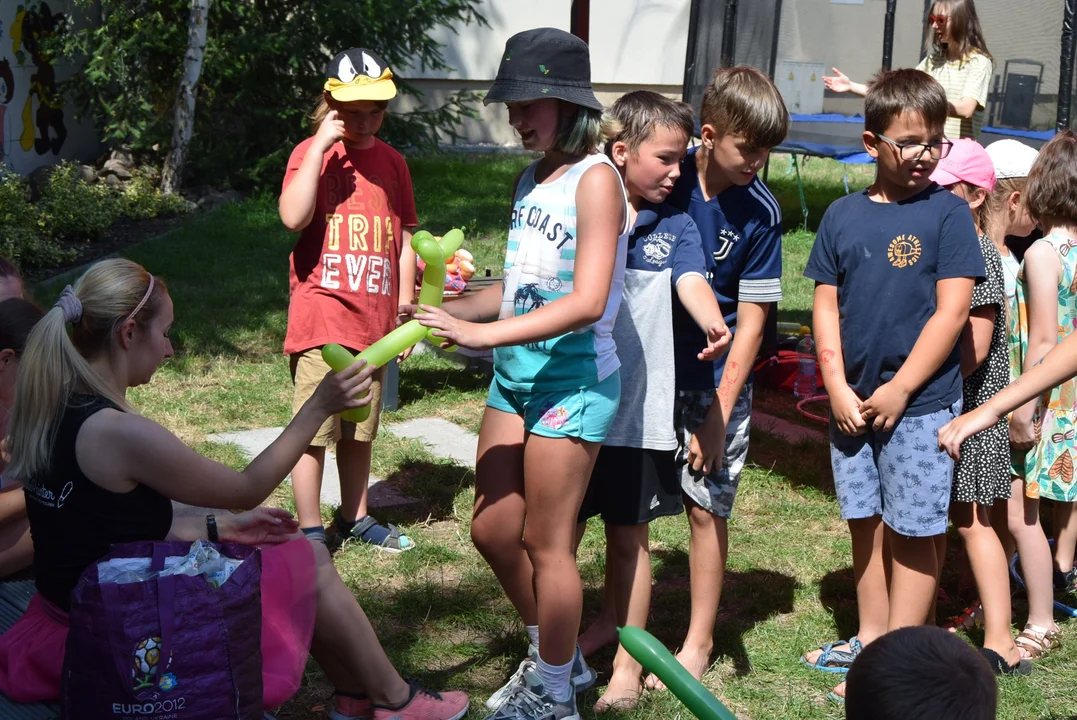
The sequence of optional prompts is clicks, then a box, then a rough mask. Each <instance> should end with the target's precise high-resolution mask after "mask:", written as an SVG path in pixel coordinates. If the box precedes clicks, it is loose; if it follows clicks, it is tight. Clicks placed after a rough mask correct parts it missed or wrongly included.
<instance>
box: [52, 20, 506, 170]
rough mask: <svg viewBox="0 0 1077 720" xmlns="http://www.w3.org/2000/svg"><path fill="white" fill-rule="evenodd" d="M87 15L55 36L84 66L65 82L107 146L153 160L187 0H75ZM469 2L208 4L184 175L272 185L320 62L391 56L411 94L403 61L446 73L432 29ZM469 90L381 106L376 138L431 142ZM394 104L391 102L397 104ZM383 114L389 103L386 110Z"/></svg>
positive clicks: (308, 105) (175, 78)
mask: <svg viewBox="0 0 1077 720" xmlns="http://www.w3.org/2000/svg"><path fill="white" fill-rule="evenodd" d="M74 4H75V6H76V7H77V8H78V9H79V10H81V11H82V12H83V13H84V15H85V17H86V19H87V21H88V22H85V23H83V22H78V23H76V24H75V25H73V26H72V27H69V29H68V32H67V33H65V34H64V35H63V36H62V38H61V39H60V40H59V41H58V42H59V43H60V49H61V52H63V54H65V55H66V56H68V57H69V58H72V59H73V60H74V61H75V62H79V63H81V64H82V71H81V72H77V73H74V75H73V76H72V78H71V80H70V81H68V89H70V90H72V91H73V92H74V96H75V98H76V100H77V102H78V106H79V108H80V110H81V111H82V112H83V113H86V114H88V115H89V116H91V117H92V118H93V120H94V122H95V124H96V125H97V127H98V128H99V129H100V131H101V133H102V135H103V137H104V138H105V140H106V141H108V142H111V143H117V144H118V143H122V144H127V145H130V146H131V147H133V148H135V149H138V150H141V151H144V152H150V153H157V154H158V156H159V157H161V158H163V157H164V155H165V154H166V153H167V151H168V145H169V142H170V141H171V135H172V117H173V114H172V107H173V103H174V102H175V97H176V87H177V85H178V83H179V77H180V73H181V72H182V68H183V54H184V51H185V49H186V45H187V14H188V12H189V2H188V0H75V2H74ZM478 5H479V0H215V2H213V3H212V5H211V8H210V16H209V33H208V39H207V44H206V55H205V64H204V66H203V70H202V77H201V81H200V83H199V88H198V100H197V103H198V104H197V115H196V118H195V129H194V137H193V138H192V140H191V146H190V149H189V158H190V159H189V161H188V176H189V177H190V178H191V179H193V180H195V181H197V182H205V183H210V184H213V185H218V186H219V185H226V184H230V185H233V186H238V187H249V186H251V185H259V184H264V183H270V184H272V183H275V182H279V180H280V177H281V175H282V174H283V169H284V163H285V162H286V161H287V158H288V153H289V152H290V150H291V148H292V147H293V146H294V144H295V143H297V142H299V141H300V140H301V139H302V138H303V137H305V136H306V135H308V134H309V133H310V125H309V121H308V117H309V114H310V112H311V110H312V109H313V107H314V104H315V102H316V101H317V99H318V97H319V96H320V94H321V87H322V84H323V82H324V80H325V69H326V65H327V64H328V62H329V60H330V58H332V56H333V55H334V54H336V53H337V52H339V51H340V50H343V49H345V48H349V47H366V48H370V49H371V50H374V51H375V52H376V53H377V54H378V55H380V56H381V57H383V58H384V59H385V60H386V61H388V62H389V64H390V66H391V67H392V68H393V71H394V74H395V75H396V80H397V84H398V86H399V87H400V90H401V93H402V94H403V95H412V96H416V95H419V94H420V93H419V91H418V90H417V89H416V88H415V87H414V86H413V85H411V84H410V83H409V82H408V81H407V73H408V69H409V67H410V68H428V69H445V68H446V67H447V65H446V63H445V58H444V56H443V54H442V48H441V46H440V45H439V44H438V43H437V42H436V41H434V40H433V39H432V38H431V37H430V30H431V29H432V28H434V27H436V26H439V25H459V24H463V23H471V22H478V23H485V20H484V19H483V17H482V16H481V15H480V14H479V12H478ZM475 100H477V97H476V96H475V95H474V94H473V93H468V92H460V93H457V94H456V95H454V96H452V97H451V98H450V99H449V100H448V101H447V102H446V103H445V104H444V105H442V106H441V107H438V108H434V109H425V108H420V109H418V110H416V111H413V112H409V113H392V112H391V113H390V115H389V116H388V118H387V120H386V123H385V126H384V128H383V130H382V132H381V136H382V137H383V138H385V139H386V140H387V141H388V142H390V143H392V144H394V145H397V146H398V147H402V146H420V147H422V146H431V145H434V144H436V142H437V139H438V138H437V133H438V131H441V132H442V133H447V134H449V135H450V136H451V135H453V134H454V133H455V130H456V128H457V127H458V126H459V123H460V121H461V120H462V119H463V117H465V116H474V112H475V111H474V109H473V108H472V104H473V103H474V102H475ZM395 102H399V100H397V101H395ZM390 110H392V107H390Z"/></svg>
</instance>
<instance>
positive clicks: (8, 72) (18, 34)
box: [0, 2, 67, 160]
mask: <svg viewBox="0 0 1077 720" xmlns="http://www.w3.org/2000/svg"><path fill="white" fill-rule="evenodd" d="M64 21H65V16H64V14H63V13H62V12H56V13H54V12H53V11H52V9H51V8H50V7H49V4H48V3H47V2H37V3H30V4H28V5H22V4H20V5H18V6H17V7H16V8H15V17H14V19H13V20H12V21H11V25H10V27H9V28H8V29H7V30H6V32H5V28H4V27H3V23H2V21H0V160H4V159H5V157H6V156H9V155H11V154H12V153H13V152H14V151H15V150H16V145H15V144H16V142H17V148H18V149H21V150H22V151H23V152H27V153H30V152H33V153H36V154H38V155H46V154H48V153H51V154H52V155H59V154H60V150H61V148H63V146H64V141H65V140H66V139H67V126H66V124H65V122H64V111H63V107H64V100H63V97H62V96H61V95H60V92H59V90H58V89H57V87H56V71H55V67H54V59H53V57H52V56H51V54H50V53H49V51H48V50H47V49H46V48H45V44H46V43H45V41H46V40H47V39H48V38H51V37H54V36H55V35H56V33H57V32H58V31H59V30H60V29H61V28H62V27H63V24H64ZM8 41H10V45H8ZM16 69H19V70H23V72H19V73H15V72H14V71H15V70H16Z"/></svg>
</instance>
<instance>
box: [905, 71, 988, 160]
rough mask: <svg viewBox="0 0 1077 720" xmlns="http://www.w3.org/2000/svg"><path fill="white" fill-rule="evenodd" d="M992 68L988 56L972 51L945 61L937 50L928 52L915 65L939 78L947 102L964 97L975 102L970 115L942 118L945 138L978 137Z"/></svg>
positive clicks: (975, 138)
mask: <svg viewBox="0 0 1077 720" xmlns="http://www.w3.org/2000/svg"><path fill="white" fill-rule="evenodd" d="M994 67H995V65H994V63H993V62H992V61H991V58H989V57H987V56H986V55H984V54H983V53H980V52H976V51H975V50H974V51H973V52H971V53H969V55H968V57H966V58H965V59H963V60H947V59H946V56H945V55H943V54H941V53H937V54H935V55H929V56H928V57H926V58H924V59H923V60H921V61H920V64H919V65H917V66H916V69H917V70H923V71H924V72H926V73H927V74H928V75H930V76H931V77H933V78H935V79H936V80H938V81H939V84H940V85H942V87H943V89H944V90H945V91H946V100H947V101H949V102H950V103H951V104H952V103H954V102H957V101H958V100H960V99H961V98H966V97H968V98H972V99H974V100H975V101H976V111H975V112H974V113H973V114H972V117H971V118H959V117H948V118H946V137H948V138H950V139H951V140H956V139H958V138H972V139H973V140H977V139H979V137H980V129H981V128H982V127H983V124H984V107H986V106H987V93H988V91H989V90H990V88H991V75H992V74H993V73H994Z"/></svg>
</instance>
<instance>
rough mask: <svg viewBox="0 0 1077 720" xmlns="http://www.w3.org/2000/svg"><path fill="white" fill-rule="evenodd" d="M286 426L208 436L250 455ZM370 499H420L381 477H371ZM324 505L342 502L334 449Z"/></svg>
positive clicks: (389, 502)
mask: <svg viewBox="0 0 1077 720" xmlns="http://www.w3.org/2000/svg"><path fill="white" fill-rule="evenodd" d="M283 429H284V428H279V427H278V428H257V429H255V430H240V431H237V432H226V433H217V434H215V435H210V436H209V439H210V440H211V441H213V442H216V443H222V444H223V443H234V444H236V445H238V446H239V447H240V449H241V450H242V451H243V453H244V454H245V455H246V456H247V457H255V456H256V455H258V454H259V453H261V452H262V451H263V450H265V449H266V448H267V447H269V445H270V444H271V443H272V442H273V441H274V440H276V439H277V436H279V435H280V434H281V431H283ZM291 481H292V477H291V475H289V476H288V477H287V478H285V482H288V483H290V482H291ZM368 492H369V493H370V496H369V498H368V499H367V503H368V504H369V505H370V507H372V508H379V507H392V506H395V505H407V504H409V503H413V502H417V501H416V500H415V498H412V497H408V496H407V495H405V494H403V493H402V492H400V491H399V490H397V489H395V488H394V487H392V486H391V485H390V484H389V483H386V482H384V481H383V480H382V478H378V477H373V476H372V477H371V478H370V485H369V490H368ZM321 502H322V504H323V505H332V506H334V507H335V506H337V505H340V475H339V474H338V473H337V463H336V455H335V454H334V453H333V452H331V451H328V450H327V451H326V453H325V470H324V472H323V474H322V494H321Z"/></svg>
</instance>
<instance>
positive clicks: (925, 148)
mask: <svg viewBox="0 0 1077 720" xmlns="http://www.w3.org/2000/svg"><path fill="white" fill-rule="evenodd" d="M875 137H877V138H879V139H880V140H883V141H884V142H887V143H889V144H890V145H893V146H894V147H896V148H897V149H898V153H899V154H900V155H901V159H902V160H919V159H920V158H921V157H923V155H924V153H925V152H926V153H928V154H929V155H930V156H931V159H932V160H941V159H943V158H944V157H946V156H947V155H949V154H950V148H952V147H953V146H954V144H953V143H952V142H950V141H949V140H940V141H939V142H933V143H899V142H897V141H896V140H891V139H890V138H888V137H886V136H885V135H880V134H879V133H875Z"/></svg>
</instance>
